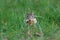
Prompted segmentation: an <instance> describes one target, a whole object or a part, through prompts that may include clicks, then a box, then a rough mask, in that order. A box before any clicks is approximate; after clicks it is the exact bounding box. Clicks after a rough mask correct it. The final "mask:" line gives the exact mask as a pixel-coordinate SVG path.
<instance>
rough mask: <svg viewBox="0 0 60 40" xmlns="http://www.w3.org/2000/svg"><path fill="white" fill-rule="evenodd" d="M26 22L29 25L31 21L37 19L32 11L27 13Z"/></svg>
mask: <svg viewBox="0 0 60 40" xmlns="http://www.w3.org/2000/svg"><path fill="white" fill-rule="evenodd" d="M26 22H27V23H28V24H29V25H31V24H32V23H34V24H36V23H37V20H36V18H35V16H34V14H33V13H28V14H27V16H26Z"/></svg>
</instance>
